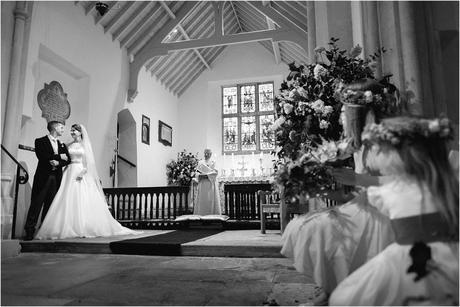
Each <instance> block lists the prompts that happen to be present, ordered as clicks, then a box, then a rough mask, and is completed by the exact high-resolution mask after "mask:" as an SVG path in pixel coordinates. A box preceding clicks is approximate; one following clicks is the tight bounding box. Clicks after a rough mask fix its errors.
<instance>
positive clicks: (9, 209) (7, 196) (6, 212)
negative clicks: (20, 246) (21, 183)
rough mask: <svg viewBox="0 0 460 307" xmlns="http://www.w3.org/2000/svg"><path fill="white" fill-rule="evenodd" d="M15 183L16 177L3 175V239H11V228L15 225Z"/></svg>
mask: <svg viewBox="0 0 460 307" xmlns="http://www.w3.org/2000/svg"><path fill="white" fill-rule="evenodd" d="M13 183H14V176H13V175H12V174H8V173H4V174H2V183H1V197H2V210H1V214H2V216H1V231H2V239H11V227H12V225H13V210H14V198H13V195H12V194H13V193H12V191H13V186H14V185H13Z"/></svg>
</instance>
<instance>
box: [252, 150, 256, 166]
mask: <svg viewBox="0 0 460 307" xmlns="http://www.w3.org/2000/svg"><path fill="white" fill-rule="evenodd" d="M251 164H252V165H255V164H256V156H255V154H254V152H252V154H251Z"/></svg>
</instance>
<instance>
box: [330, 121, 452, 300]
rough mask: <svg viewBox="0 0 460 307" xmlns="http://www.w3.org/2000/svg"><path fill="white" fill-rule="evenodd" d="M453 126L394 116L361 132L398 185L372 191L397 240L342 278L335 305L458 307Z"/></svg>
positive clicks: (374, 203) (376, 161) (378, 163)
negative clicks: (449, 144)
mask: <svg viewBox="0 0 460 307" xmlns="http://www.w3.org/2000/svg"><path fill="white" fill-rule="evenodd" d="M451 132H452V130H451V128H450V126H449V121H448V120H447V119H445V118H442V119H433V120H428V119H421V118H412V117H395V118H389V119H386V120H384V121H382V123H381V124H379V125H376V124H374V125H370V126H368V127H367V128H366V130H365V131H364V133H363V136H362V139H363V141H364V142H365V144H366V146H368V147H370V150H371V151H372V152H374V153H375V159H374V161H373V165H371V167H372V168H376V169H378V170H380V171H381V172H382V173H383V174H385V175H388V176H391V177H392V178H393V180H392V181H389V182H388V183H386V184H384V185H382V186H380V187H370V188H369V189H368V191H367V197H368V199H369V202H370V204H371V205H372V206H375V207H376V208H378V209H379V210H380V211H381V212H382V213H384V214H386V215H388V216H389V218H390V219H391V223H392V227H393V229H394V232H395V236H396V242H395V243H393V244H391V245H389V246H388V247H387V248H386V249H385V250H383V251H382V252H381V253H380V254H379V255H377V256H376V257H374V258H373V259H371V260H370V261H368V262H367V263H366V264H364V265H363V266H362V267H360V268H359V269H357V270H356V271H355V272H353V273H352V274H351V275H350V276H348V277H347V278H346V279H345V280H343V281H342V282H341V283H340V284H339V285H338V286H337V288H336V289H335V291H334V292H333V293H332V295H331V297H330V301H329V303H330V304H331V305H410V304H428V305H444V304H453V305H458V302H459V301H458V287H459V284H458V281H459V280H458V278H459V271H458V269H459V267H458V259H459V258H458V257H459V255H458V226H459V225H458V214H459V212H458V205H459V203H458V202H459V199H458V188H459V186H458V179H457V176H456V174H455V173H454V171H453V169H452V168H451V166H450V164H449V160H448V153H447V145H446V143H447V139H448V138H449V137H450V135H451Z"/></svg>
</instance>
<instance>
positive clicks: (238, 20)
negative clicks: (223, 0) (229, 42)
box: [230, 1, 243, 32]
mask: <svg viewBox="0 0 460 307" xmlns="http://www.w3.org/2000/svg"><path fill="white" fill-rule="evenodd" d="M230 6H231V7H232V10H233V14H234V15H235V18H236V22H237V23H238V27H239V28H240V31H241V32H243V27H242V26H241V23H240V19H239V18H238V14H237V13H236V10H235V6H234V5H233V1H230Z"/></svg>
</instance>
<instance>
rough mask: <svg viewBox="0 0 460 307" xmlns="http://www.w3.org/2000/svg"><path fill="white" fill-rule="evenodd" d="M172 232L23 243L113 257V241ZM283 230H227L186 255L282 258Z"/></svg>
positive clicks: (186, 249) (190, 246) (28, 248)
mask: <svg viewBox="0 0 460 307" xmlns="http://www.w3.org/2000/svg"><path fill="white" fill-rule="evenodd" d="M170 231H172V230H144V231H142V233H140V234H137V235H128V236H114V237H101V238H73V239H62V240H33V241H23V242H21V245H22V252H62V253H66V252H67V253H94V254H110V253H111V250H110V247H109V244H110V242H114V241H119V240H126V239H133V238H140V237H144V236H152V235H159V234H163V233H166V232H170ZM281 247H282V243H281V234H280V231H279V230H278V231H276V230H268V231H267V233H266V234H261V233H260V230H257V229H251V230H227V231H222V232H220V233H217V234H215V235H212V236H209V237H205V238H202V239H199V240H196V241H192V242H188V243H185V244H183V245H182V253H183V255H185V256H198V257H200V256H206V257H207V256H211V257H256V258H281V257H282V255H281V254H280V250H281Z"/></svg>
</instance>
